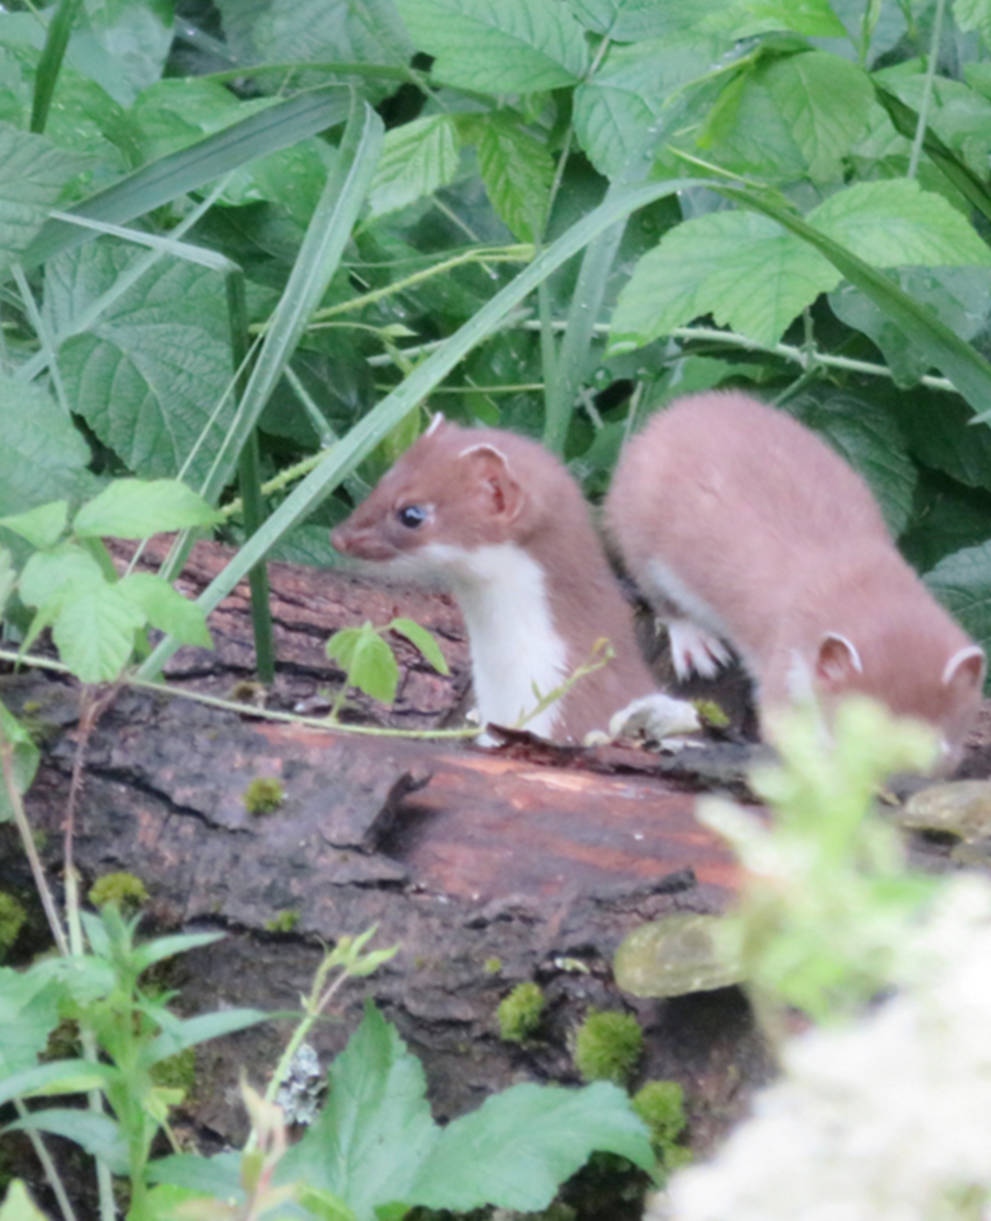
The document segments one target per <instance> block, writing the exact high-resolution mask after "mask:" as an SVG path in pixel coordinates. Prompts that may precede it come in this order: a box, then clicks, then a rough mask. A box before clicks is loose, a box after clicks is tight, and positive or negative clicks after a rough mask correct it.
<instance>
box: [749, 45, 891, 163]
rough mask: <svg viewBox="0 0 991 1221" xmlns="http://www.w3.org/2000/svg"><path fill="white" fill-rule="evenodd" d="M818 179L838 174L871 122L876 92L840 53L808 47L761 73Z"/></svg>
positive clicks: (859, 69)
mask: <svg viewBox="0 0 991 1221" xmlns="http://www.w3.org/2000/svg"><path fill="white" fill-rule="evenodd" d="M761 79H762V83H763V85H764V87H765V88H766V89H767V90H768V92H769V93H770V95H771V97H772V98H773V99H774V101H775V103H776V105H777V107H778V110H779V112H780V114H781V117H782V118H783V119H784V121H785V122H786V123H787V124H788V126H789V128H790V129H791V134H792V138H793V139H794V140H795V143H796V144H797V145H798V147H799V148H800V149H801V150H802V153H803V155H804V157H805V159H806V161H807V163H808V167H809V175H810V177H811V178H812V179H813V180H814V181H818V182H829V181H833V180H835V179H837V178H838V177H839V175H840V170H841V163H842V159H843V157H844V156H846V154H847V153H848V152H849V150H850V147H851V145H852V144H853V142H854V141H855V140H857V139H858V138H859V137H860V136H861V135H863V134H864V132H866V131H867V128H868V126H869V123H870V106H871V103H872V102H873V100H874V90H873V88H872V87H871V83H870V79H869V78H868V76H867V74H866V73H865V72H864V71H863V69H861V68H859V67H858V66H857V65H856V64H852V63H850V62H849V60H845V59H841V58H840V57H839V56H838V55H830V54H828V53H827V52H825V51H805V52H802V53H801V54H799V55H789V56H786V57H784V58H781V59H777V60H775V61H774V62H773V63H772V64H770V65H769V67H768V68H767V69H766V70H765V71H764V72H763V74H762V77H761Z"/></svg>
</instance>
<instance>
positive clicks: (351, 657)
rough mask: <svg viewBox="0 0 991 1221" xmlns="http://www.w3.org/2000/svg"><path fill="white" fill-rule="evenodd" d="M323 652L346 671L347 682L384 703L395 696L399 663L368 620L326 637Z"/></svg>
mask: <svg viewBox="0 0 991 1221" xmlns="http://www.w3.org/2000/svg"><path fill="white" fill-rule="evenodd" d="M326 651H327V656H328V657H329V658H331V660H334V661H339V662H340V663H341V665H342V666H343V667H344V669H345V670H346V671H347V682H348V684H349V685H350V686H353V687H357V688H358V689H359V690H360V691H364V693H365V694H366V695H370V696H371V697H372V699H376V700H381V701H382V703H384V704H388V703H391V702H392V700H394V699H395V697H396V687H397V686H398V685H399V667H398V665H397V664H396V659H395V657H393V655H392V649H390V648H389V646H388V645H387V644H386V642H385V641H384V640H383V639H382V637H381V636H380V635H379V633H378V632H377V631H376V630H375V628H373V627H372V625H371V624H370V623H365V624H363V625H362V626H361V627H355V628H343V629H342V630H341V631H339V632H335V633H334V635H333V636H331V638H330V639H329V640H328V641H327V646H326Z"/></svg>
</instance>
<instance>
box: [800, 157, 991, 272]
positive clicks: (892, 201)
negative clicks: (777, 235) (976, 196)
mask: <svg viewBox="0 0 991 1221" xmlns="http://www.w3.org/2000/svg"><path fill="white" fill-rule="evenodd" d="M806 219H807V221H808V223H809V224H810V225H813V226H815V227H816V228H817V229H820V230H821V231H822V232H823V233H824V234H826V235H827V236H828V237H831V238H832V239H833V240H834V241H836V242H839V243H841V244H842V245H844V246H845V247H847V249H848V250H850V251H851V252H852V253H853V254H855V255H857V256H859V257H860V258H862V259H864V260H865V261H867V262H870V263H873V264H874V265H875V266H877V267H897V266H899V265H900V264H906V263H931V264H935V265H936V266H939V265H943V266H948V267H960V266H964V265H966V264H973V265H975V266H984V267H987V266H988V265H991V249H989V248H988V247H987V246H986V245H985V244H984V242H983V241H982V240H981V239H980V237H979V236H978V235H977V232H976V231H975V229H974V227H973V226H972V225H971V224H970V223H969V222H968V221H967V220H966V218H965V217H963V216H962V215H961V214H960V213H959V212H958V211H957V209H956V208H954V207H953V205H952V204H951V203H949V202H948V200H946V199H945V198H944V197H943V196H942V195H937V194H936V193H935V192H934V191H923V190H922V188H921V187H920V186H919V184H918V183H917V182H916V181H915V180H914V179H909V178H901V179H890V180H888V181H886V182H861V183H858V184H857V185H855V186H852V187H848V188H847V189H846V190H844V191H837V192H836V194H835V195H831V196H830V197H829V199H827V200H826V201H825V202H824V203H821V204H820V205H819V206H818V207H817V208H813V210H812V211H811V212H810V213H809V214H808V217H807V218H806Z"/></svg>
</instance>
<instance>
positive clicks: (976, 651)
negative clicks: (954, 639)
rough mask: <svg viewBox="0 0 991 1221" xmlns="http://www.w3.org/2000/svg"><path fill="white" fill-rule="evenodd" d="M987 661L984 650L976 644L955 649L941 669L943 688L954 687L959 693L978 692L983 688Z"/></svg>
mask: <svg viewBox="0 0 991 1221" xmlns="http://www.w3.org/2000/svg"><path fill="white" fill-rule="evenodd" d="M986 667H987V659H986V658H985V656H984V650H983V649H981V648H978V646H977V645H976V644H968V645H965V646H964V647H963V648H962V649H957V651H956V652H955V653H954V654H953V656H952V657H951V658H950V660H949V661H948V662H947V663H946V665H945V666H944V667H943V686H944V687H955V688H958V689H959V690H961V691H968V690H973V689H974V688H976V689H977V690H980V689H981V687H983V686H984V673H985V669H986Z"/></svg>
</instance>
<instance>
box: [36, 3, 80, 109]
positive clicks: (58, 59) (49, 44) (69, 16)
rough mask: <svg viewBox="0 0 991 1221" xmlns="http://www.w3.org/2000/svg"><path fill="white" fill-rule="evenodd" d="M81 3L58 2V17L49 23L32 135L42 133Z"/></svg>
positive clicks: (37, 83) (43, 49)
mask: <svg viewBox="0 0 991 1221" xmlns="http://www.w3.org/2000/svg"><path fill="white" fill-rule="evenodd" d="M81 3H82V0H59V6H58V8H57V9H56V10H55V16H54V17H53V18H52V19H51V21H49V23H48V32H47V33H46V35H45V45H44V47H42V50H41V58H40V59H39V60H38V70H37V72H36V73H35V76H34V96H33V98H32V99H31V131H34V132H43V131H44V130H45V124H46V123H47V122H48V111H49V109H50V108H51V104H52V95H53V94H54V93H55V83H56V81H57V80H58V74H59V72H60V70H61V68H62V60H63V59H64V57H65V49H66V47H67V46H68V45H69V36H70V35H71V33H72V25H73V22H74V21H75V20H76V13H77V12H78V11H79V7H80V4H81Z"/></svg>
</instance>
